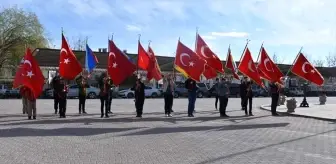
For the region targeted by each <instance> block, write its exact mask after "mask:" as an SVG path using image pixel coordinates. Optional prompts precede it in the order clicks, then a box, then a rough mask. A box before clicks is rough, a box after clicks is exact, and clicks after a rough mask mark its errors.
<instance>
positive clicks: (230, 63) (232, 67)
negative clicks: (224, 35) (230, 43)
mask: <svg viewBox="0 0 336 164" xmlns="http://www.w3.org/2000/svg"><path fill="white" fill-rule="evenodd" d="M225 67H226V68H228V69H230V70H231V72H232V74H233V77H234V78H235V79H237V80H240V79H239V76H238V69H237V66H236V62H235V61H234V60H233V57H232V55H231V49H230V47H229V49H228V54H227V57H226V62H225Z"/></svg>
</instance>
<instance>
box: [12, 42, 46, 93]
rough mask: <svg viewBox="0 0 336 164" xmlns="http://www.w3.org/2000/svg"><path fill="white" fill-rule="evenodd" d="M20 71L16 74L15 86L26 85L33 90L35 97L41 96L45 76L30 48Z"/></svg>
mask: <svg viewBox="0 0 336 164" xmlns="http://www.w3.org/2000/svg"><path fill="white" fill-rule="evenodd" d="M18 72H20V73H17V74H16V76H15V81H14V84H13V86H14V87H15V88H17V87H19V86H25V87H27V88H29V89H30V90H31V91H32V93H33V97H34V98H35V99H36V98H37V97H39V96H40V94H41V93H42V91H43V85H44V76H43V74H42V71H41V69H40V66H39V65H38V63H37V61H36V60H35V58H34V57H33V55H32V52H31V50H30V49H29V48H27V50H26V54H25V57H24V59H23V60H22V61H21V64H20V67H19V71H18Z"/></svg>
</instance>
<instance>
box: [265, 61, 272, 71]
mask: <svg viewBox="0 0 336 164" xmlns="http://www.w3.org/2000/svg"><path fill="white" fill-rule="evenodd" d="M267 63H270V59H269V58H267V59H265V60H264V66H265V68H266V71H271V72H273V68H272V69H268V67H267Z"/></svg>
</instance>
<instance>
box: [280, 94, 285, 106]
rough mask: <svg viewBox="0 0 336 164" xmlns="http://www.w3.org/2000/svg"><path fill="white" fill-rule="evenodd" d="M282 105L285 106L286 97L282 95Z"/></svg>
mask: <svg viewBox="0 0 336 164" xmlns="http://www.w3.org/2000/svg"><path fill="white" fill-rule="evenodd" d="M279 97H280V105H285V102H286V96H285V95H284V94H280V96H279Z"/></svg>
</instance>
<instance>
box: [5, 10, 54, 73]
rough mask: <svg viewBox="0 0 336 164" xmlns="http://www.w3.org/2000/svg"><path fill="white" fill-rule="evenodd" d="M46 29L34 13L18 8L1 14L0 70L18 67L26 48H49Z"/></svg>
mask: <svg viewBox="0 0 336 164" xmlns="http://www.w3.org/2000/svg"><path fill="white" fill-rule="evenodd" d="M48 44H49V40H48V39H47V37H46V34H45V30H44V27H43V26H42V24H41V23H40V21H39V19H38V17H37V16H36V14H35V13H33V12H27V11H24V10H22V9H19V8H17V7H12V8H6V9H3V10H2V11H1V12H0V68H2V67H4V66H16V65H17V64H18V63H19V61H20V59H21V57H22V56H23V55H24V52H25V48H26V47H30V48H31V49H32V50H33V49H34V48H37V47H40V48H43V47H48V46H49V45H48Z"/></svg>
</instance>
